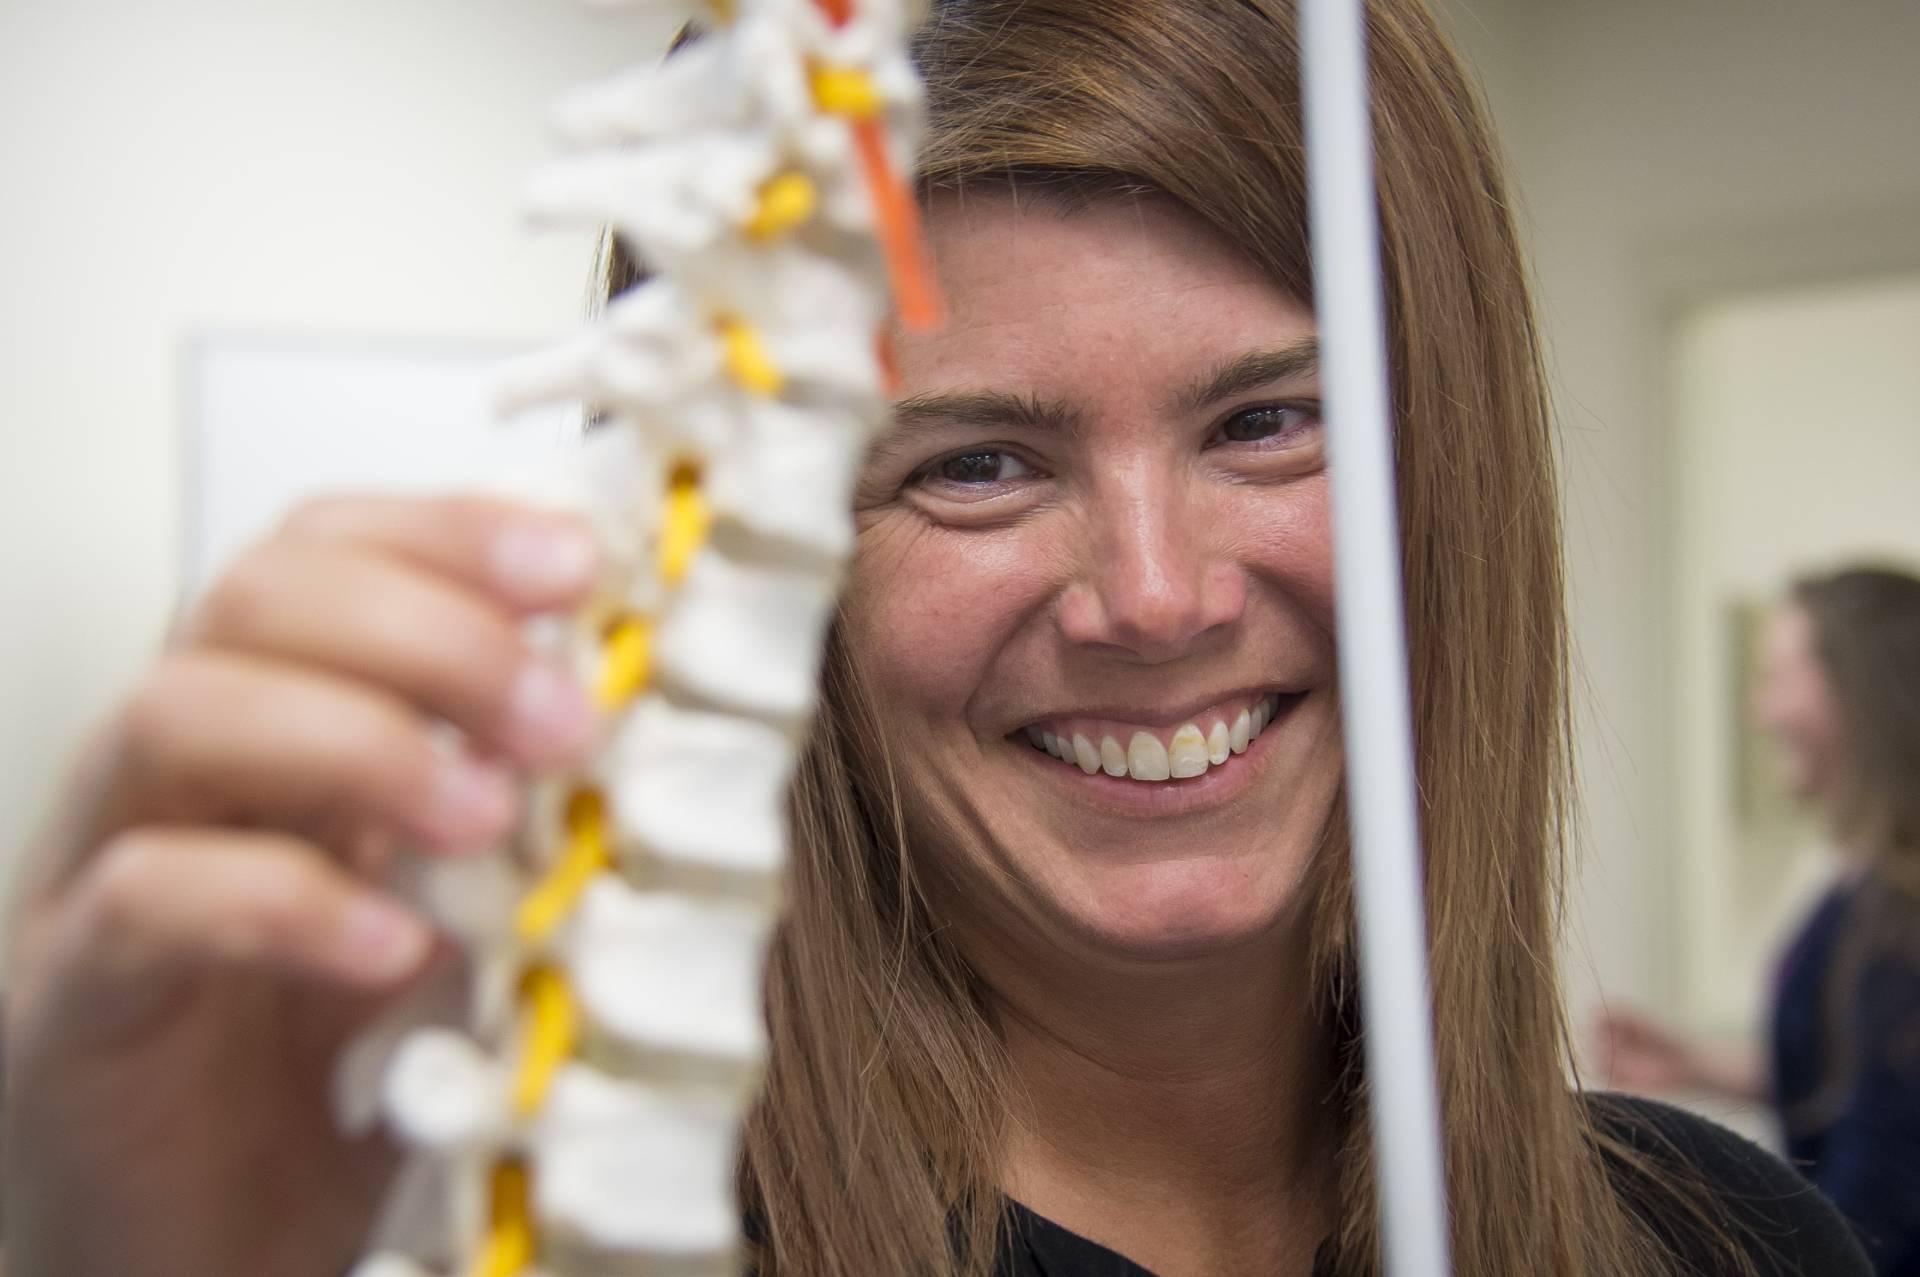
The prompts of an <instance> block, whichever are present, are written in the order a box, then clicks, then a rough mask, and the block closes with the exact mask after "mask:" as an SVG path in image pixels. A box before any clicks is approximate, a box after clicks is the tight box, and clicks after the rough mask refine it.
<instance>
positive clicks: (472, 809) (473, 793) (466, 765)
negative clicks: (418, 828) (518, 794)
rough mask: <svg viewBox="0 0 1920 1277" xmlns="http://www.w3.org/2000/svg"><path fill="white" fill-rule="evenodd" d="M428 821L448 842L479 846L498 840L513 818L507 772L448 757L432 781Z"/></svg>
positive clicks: (471, 761)
mask: <svg viewBox="0 0 1920 1277" xmlns="http://www.w3.org/2000/svg"><path fill="white" fill-rule="evenodd" d="M432 804H433V810H432V812H431V813H430V814H429V816H428V821H429V823H430V824H431V825H432V827H433V829H434V831H435V832H437V833H438V834H440V835H441V836H442V837H443V838H446V839H448V840H449V841H452V842H455V843H461V844H471V845H478V844H481V843H484V842H486V841H488V840H490V839H493V838H497V837H499V836H500V835H501V834H502V833H504V832H505V831H506V828H507V825H508V823H509V822H510V821H511V820H512V819H513V783H512V781H511V779H510V778H509V777H508V776H507V773H506V772H505V771H504V770H502V769H501V768H499V767H496V766H494V765H492V764H489V763H480V762H475V761H474V760H472V759H470V758H457V757H456V758H447V759H445V760H443V761H442V762H441V764H440V772H439V774H438V775H437V776H435V777H434V782H433V799H432Z"/></svg>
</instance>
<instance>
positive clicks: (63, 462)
mask: <svg viewBox="0 0 1920 1277" xmlns="http://www.w3.org/2000/svg"><path fill="white" fill-rule="evenodd" d="M580 10H581V6H578V5H576V4H572V3H565V2H562V0H325V3H314V2H313V0H167V2H166V3H164V4H159V3H128V2H126V0H117V2H116V0H7V2H6V3H5V4H0V184H4V196H3V197H0V413H3V414H4V416H5V420H4V421H3V422H0V438H4V440H5V454H4V456H5V463H4V465H3V466H0V590H4V597H0V615H3V616H4V617H5V621H6V624H5V630H4V635H3V636H0V853H4V852H5V851H7V850H8V849H11V848H13V847H16V846H18V844H19V842H20V840H21V838H22V837H23V836H24V830H25V829H26V828H27V826H28V824H29V823H30V821H31V819H32V818H33V813H34V811H35V810H36V809H37V808H38V807H39V806H40V804H41V803H42V801H43V800H44V797H45V795H46V794H47V792H48V790H49V788H50V786H51V784H52V781H53V778H54V776H55V774H56V769H57V766H58V764H59V762H60V761H61V759H62V758H63V756H64V755H65V753H66V752H67V750H68V748H69V746H70V744H71V742H72V740H73V739H74V737H75V735H76V733H77V732H78V731H79V729H80V727H81V724H82V723H83V722H84V721H86V720H87V719H89V718H91V717H92V716H94V715H95V714H96V713H97V712H98V711H99V710H100V708H101V707H102V706H104V705H105V704H107V703H108V702H109V701H110V700H111V699H112V698H113V697H114V696H115V695H116V694H117V693H118V691H119V690H120V689H121V688H122V687H123V686H124V684H125V683H126V682H127V681H128V680H129V679H130V678H131V677H132V676H133V675H134V673H135V672H136V671H137V670H138V668H139V667H140V666H141V665H143V664H144V662H145V661H146V660H147V659H148V657H149V655H150V654H151V652H152V651H153V650H154V647H155V644H156V643H157V641H158V640H159V639H160V637H161V634H162V632H163V629H164V626H165V624H166V620H167V610H168V607H169V605H170V600H171V598H172V596H173V591H174V586H175V566H176V561H177V545H176V534H177V530H178V528H179V526H180V509H179V504H178V499H179V489H178V485H177V478H178V473H179V455H178V437H177V427H178V424H179V411H180V406H181V401H182V386H181V382H180V374H181V370H182V346H183V342H184V341H185V340H186V338H187V337H188V336H189V335H190V334H192V333H194V332H204V331H209V330H212V331H221V332H230V331H252V330H266V331H273V332H288V331H292V332H300V333H317V334H375V335H390V336H398V337H426V338H452V339H456V340H458V339H476V340H495V341H498V340H524V339H527V338H529V337H542V336H545V335H548V334H549V333H552V332H555V331H558V330H559V329H561V328H562V327H564V326H566V325H567V324H569V323H570V322H571V321H572V320H573V319H574V318H575V317H577V316H578V315H579V314H580V313H581V309H582V306H583V303H584V300H585V298H586V293H587V283H588V273H589V266H590V257H591V243H590V238H589V237H587V236H585V235H580V234H571V235H555V234H553V233H551V232H549V233H544V234H539V235H536V234H531V233H529V232H527V231H526V230H525V228H524V227H523V226H522V225H521V224H520V222H519V220H518V216H517V213H516V209H517V206H518V199H519V192H520V189H521V186H522V183H523V182H524V180H525V177H526V175H527V174H528V172H529V171H530V169H531V167H532V166H533V164H534V163H535V162H536V160H537V159H538V158H539V157H540V156H541V155H542V154H543V153H544V152H545V149H546V140H545V137H544V135H543V131H542V129H541V126H540V120H541V119H542V113H543V110H544V107H545V104H546V103H547V102H548V101H549V100H550V99H551V97H552V96H553V95H554V94H555V93H556V92H558V91H559V90H560V89H561V88H563V87H564V86H567V85H569V84H572V83H575V82H579V81H582V80H585V79H587V78H589V77H590V76H594V75H598V74H601V73H603V72H604V71H606V70H609V69H611V68H613V67H615V66H617V65H621V64H623V63H626V62H629V61H633V60H636V59H639V58H643V57H646V56H650V55H651V53H652V52H653V51H654V50H657V49H658V48H659V47H660V42H661V33H660V32H659V31H658V30H657V29H653V28H650V27H647V28H643V27H636V26H635V24H634V23H633V21H632V20H631V19H628V20H624V21H623V20H615V19H612V18H609V17H605V16H600V17H596V16H593V15H590V14H583V13H582V12H581V11H580ZM8 859H10V857H9V858H8Z"/></svg>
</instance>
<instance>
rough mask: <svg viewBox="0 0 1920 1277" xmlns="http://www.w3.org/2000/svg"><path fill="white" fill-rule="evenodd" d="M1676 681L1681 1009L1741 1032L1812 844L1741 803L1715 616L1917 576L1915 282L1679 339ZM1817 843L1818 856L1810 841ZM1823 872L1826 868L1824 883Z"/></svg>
mask: <svg viewBox="0 0 1920 1277" xmlns="http://www.w3.org/2000/svg"><path fill="white" fill-rule="evenodd" d="M1675 337H1676V343H1675V345H1676V373H1677V377H1676V384H1675V399H1676V413H1675V416H1674V424H1675V434H1676V439H1675V443H1676V445H1677V446H1676V449H1675V462H1676V465H1675V473H1674V476H1673V484H1674V495H1675V498H1676V515H1677V517H1676V520H1675V522H1674V527H1673V542H1674V544H1673V559H1672V564H1671V572H1672V581H1673V587H1674V588H1673V593H1672V610H1671V614H1670V620H1671V623H1672V633H1671V638H1670V642H1671V643H1672V644H1673V648H1672V650H1673V653H1674V658H1675V667H1674V668H1675V672H1676V677H1675V679H1674V680H1673V690H1674V695H1673V697H1672V699H1671V701H1670V714H1669V719H1668V721H1669V723H1670V725H1671V729H1672V732H1673V740H1674V743H1675V750H1676V753H1675V780H1676V782H1677V785H1678V790H1679V792H1678V793H1677V795H1676V798H1677V802H1676V808H1677V813H1678V825H1677V832H1678V835H1679V842H1678V844H1677V845H1676V848H1675V860H1676V861H1677V862H1678V864H1679V865H1680V867H1681V869H1682V873H1683V877H1682V879H1681V881H1682V883H1683V884H1684V886H1685V887H1686V890H1685V891H1684V892H1683V893H1682V899H1683V900H1684V901H1685V902H1686V907H1685V911H1684V912H1685V916H1686V921H1687V925H1686V926H1685V927H1684V928H1683V929H1682V932H1681V939H1682V941H1683V948H1682V951H1681V957H1682V959H1683V960H1684V964H1685V981H1684V983H1685V988H1686V1004H1687V1006H1686V1009H1687V1010H1688V1012H1689V1014H1691V1015H1692V1016H1693V1017H1695V1018H1696V1019H1698V1020H1699V1021H1701V1022H1702V1023H1703V1024H1704V1025H1706V1026H1709V1027H1714V1028H1720V1027H1725V1028H1729V1029H1735V1030H1738V1029H1747V1030H1749V1031H1750V1030H1751V1029H1752V1028H1753V1027H1754V1026H1753V1023H1752V1021H1753V1018H1754V1015H1755V1013H1756V1011H1757V1010H1758V1009H1759V1008H1758V1005H1757V1004H1758V1002H1759V1001H1760V999H1761V997H1762V996H1763V992H1764V990H1765V987H1766V985H1767V984H1768V983H1769V981H1768V971H1769V969H1770V967H1771V965H1772V959H1773V956H1774V955H1773V953H1772V950H1773V948H1774V946H1775V945H1776V944H1777V943H1778V941H1779V939H1780V936H1779V934H1778V931H1779V927H1780V925H1781V924H1782V923H1783V922H1786V921H1788V915H1790V913H1791V912H1792V905H1793V904H1796V903H1804V899H1803V898H1802V899H1800V900H1795V899H1794V897H1796V896H1801V897H1803V890H1804V888H1805V887H1806V886H1809V885H1812V884H1809V883H1805V882H1800V881H1795V878H1796V876H1797V875H1795V874H1794V873H1793V870H1795V869H1797V868H1802V866H1799V865H1795V864H1794V863H1793V852H1794V851H1796V850H1799V849H1801V847H1802V846H1804V845H1805V840H1806V839H1807V835H1808V834H1809V833H1810V832H1811V831H1809V830H1806V829H1803V828H1799V827H1797V825H1796V822H1794V821H1792V820H1791V819H1782V818H1781V817H1780V814H1779V813H1778V812H1773V811H1767V812H1763V813H1761V814H1762V815H1763V819H1762V820H1760V821H1758V822H1755V821H1750V820H1745V819H1742V818H1741V813H1740V812H1739V809H1738V807H1739V805H1738V804H1737V803H1736V802H1735V800H1734V797H1735V790H1736V780H1735V778H1736V750H1735V748H1734V741H1735V737H1734V735H1733V733H1732V730H1731V728H1732V725H1733V724H1734V723H1735V722H1737V721H1738V716H1739V715H1740V714H1741V713H1742V712H1743V705H1742V702H1743V700H1744V696H1743V694H1742V689H1741V688H1740V687H1739V686H1738V679H1737V677H1736V671H1735V670H1734V669H1733V668H1731V666H1732V662H1731V661H1730V659H1729V657H1730V655H1731V653H1730V650H1729V642H1728V640H1729V634H1728V627H1727V621H1728V616H1727V607H1728V605H1729V603H1732V602H1734V601H1736V600H1744V601H1768V600H1772V599H1774V598H1776V597H1777V596H1778V595H1779V593H1780V589H1781V586H1782V584H1783V583H1784V582H1786V581H1788V580H1790V579H1792V578H1793V577H1795V576H1798V575H1801V574H1803V573H1805V572H1808V571H1810V570H1818V569H1822V568H1829V567H1834V566H1839V565H1841V564H1843V563H1845V562H1850V561H1854V560H1857V559H1860V558H1867V559H1870V560H1877V561H1882V562H1891V563H1896V564H1908V565H1920V273H1917V274H1911V275H1906V276H1892V277H1888V278H1886V279H1883V280H1878V281H1874V282H1871V283H1860V284H1852V285H1845V286H1838V287H1834V286H1829V287H1824V288H1816V289H1797V290H1793V291H1789V292H1773V293H1763V294H1757V295H1753V296H1743V297H1734V298H1728V299H1726V300H1723V301H1717V302H1713V303H1710V304H1708V305H1704V306H1701V307H1699V308H1698V309H1696V310H1695V311H1693V312H1692V313H1690V314H1688V315H1686V316H1685V317H1684V318H1683V319H1682V321H1681V322H1680V324H1679V325H1678V327H1677V330H1676V333H1675ZM1815 841H1817V839H1816V840H1815ZM1829 869H1830V867H1829Z"/></svg>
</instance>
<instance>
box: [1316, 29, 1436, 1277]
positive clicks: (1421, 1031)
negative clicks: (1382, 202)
mask: <svg viewBox="0 0 1920 1277" xmlns="http://www.w3.org/2000/svg"><path fill="white" fill-rule="evenodd" d="M1300 50H1301V76H1302V81H1303V87H1304V91H1305V110H1306V117H1305V118H1306V137H1307V174H1308V187H1309V215H1310V224H1311V231H1312V239H1313V277H1314V295H1315V308H1316V310H1317V312H1318V318H1319V325H1320V344H1321V398H1322V400H1323V415H1324V418H1325V421H1326V429H1327V437H1328V447H1329V449H1330V464H1331V468H1332V485H1333V552H1334V576H1335V587H1336V598H1337V600H1338V609H1339V653H1340V698H1341V718H1342V724H1343V728H1344V731H1345V736H1346V753H1347V796H1348V802H1349V805H1350V806H1351V808H1352V823H1353V876H1354V902H1355V909H1356V912H1357V915H1358V923H1359V940H1360V966H1361V983H1360V989H1361V997H1362V1001H1363V1006H1364V1011H1365V1015H1366V1027H1365V1035H1366V1053H1367V1078H1368V1090H1369V1094H1370V1103H1371V1107H1372V1117H1373V1149H1374V1158H1375V1162H1376V1165H1377V1178H1378V1184H1379V1193H1380V1210H1381V1217H1382V1230H1383V1233H1384V1246H1385V1258H1386V1270H1387V1272H1388V1273H1389V1274H1391V1277H1445V1274H1446V1273H1447V1272H1448V1271H1449V1267H1450V1265H1449V1261H1448V1233H1447V1204H1446V1180H1445V1170H1444V1159H1443V1157H1442V1154H1441V1144H1440V1114H1439V1103H1438V1099H1437V1095H1436V1090H1435V1085H1434V1071H1433V1018H1432V1016H1433V1004H1432V999H1431V996H1430V994H1429V991H1428V982H1427V945H1426V935H1427V930H1426V919H1425V910H1424V908H1423V905H1422V895H1423V893H1422V890H1421V852H1420V817H1419V806H1418V799H1417V790H1416V783H1415V773H1414V750H1413V716H1412V708H1411V706H1412V700H1411V695H1410V691H1409V679H1408V673H1407V642H1406V610H1405V604H1404V601H1403V598H1402V593H1401V579H1400V578H1401V573H1400V520H1399V516H1398V513H1397V507H1396V503H1395V496H1394V493H1395V486H1394V467H1393V425H1392V423H1393V416H1392V411H1391V404H1390V399H1391V396H1390V393H1389V390H1388V377H1387V341H1386V320H1385V309H1384V306H1383V302H1382V297H1381V280H1380V238H1379V223H1378V215H1377V212H1376V209H1375V197H1374V177H1373V144H1372V131H1371V98H1370V95H1369V92H1368V83H1367V36H1366V15H1365V7H1364V2H1363V0H1301V6H1300Z"/></svg>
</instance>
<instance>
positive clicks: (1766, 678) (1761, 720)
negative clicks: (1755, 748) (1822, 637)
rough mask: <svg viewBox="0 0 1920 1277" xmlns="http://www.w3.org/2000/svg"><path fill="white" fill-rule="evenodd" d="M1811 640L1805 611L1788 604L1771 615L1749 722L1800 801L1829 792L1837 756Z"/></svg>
mask: <svg viewBox="0 0 1920 1277" xmlns="http://www.w3.org/2000/svg"><path fill="white" fill-rule="evenodd" d="M1815 639H1816V635H1815V631H1814V625H1813V618H1812V617H1810V616H1808V615H1807V612H1806V609H1804V608H1801V607H1796V606H1794V605H1792V604H1788V605H1787V606H1785V607H1782V608H1781V609H1779V610H1778V611H1777V612H1775V613H1774V614H1773V616H1772V617H1771V618H1770V619H1769V620H1768V622H1767V628H1766V634H1765V638H1764V640H1763V642H1762V645H1761V659H1760V671H1759V679H1758V680H1757V682H1756V684H1755V686H1754V690H1753V717H1754V722H1755V724H1756V725H1757V726H1758V727H1759V728H1760V729H1761V730H1762V731H1764V732H1766V733H1767V734H1768V735H1769V736H1771V737H1773V739H1774V741H1775V742H1776V743H1777V744H1778V746H1779V749H1780V757H1781V760H1782V763H1783V766H1784V769H1785V772H1786V780H1787V784H1788V785H1789V786H1790V787H1791V788H1792V789H1793V792H1794V793H1795V794H1797V795H1799V796H1800V797H1802V798H1818V797H1820V796H1822V795H1823V794H1825V793H1827V792H1828V791H1829V789H1830V787H1831V786H1832V783H1833V773H1834V769H1835V767H1836V765H1837V764H1838V761H1839V753H1840V749H1839V745H1840V723H1839V716H1838V714H1837V713H1836V712H1835V710H1834V704H1833V695H1832V693H1831V691H1829V689H1828V687H1827V676H1826V670H1825V668H1824V667H1823V666H1822V665H1821V663H1820V654H1819V650H1818V646H1817V644H1816V641H1815Z"/></svg>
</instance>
